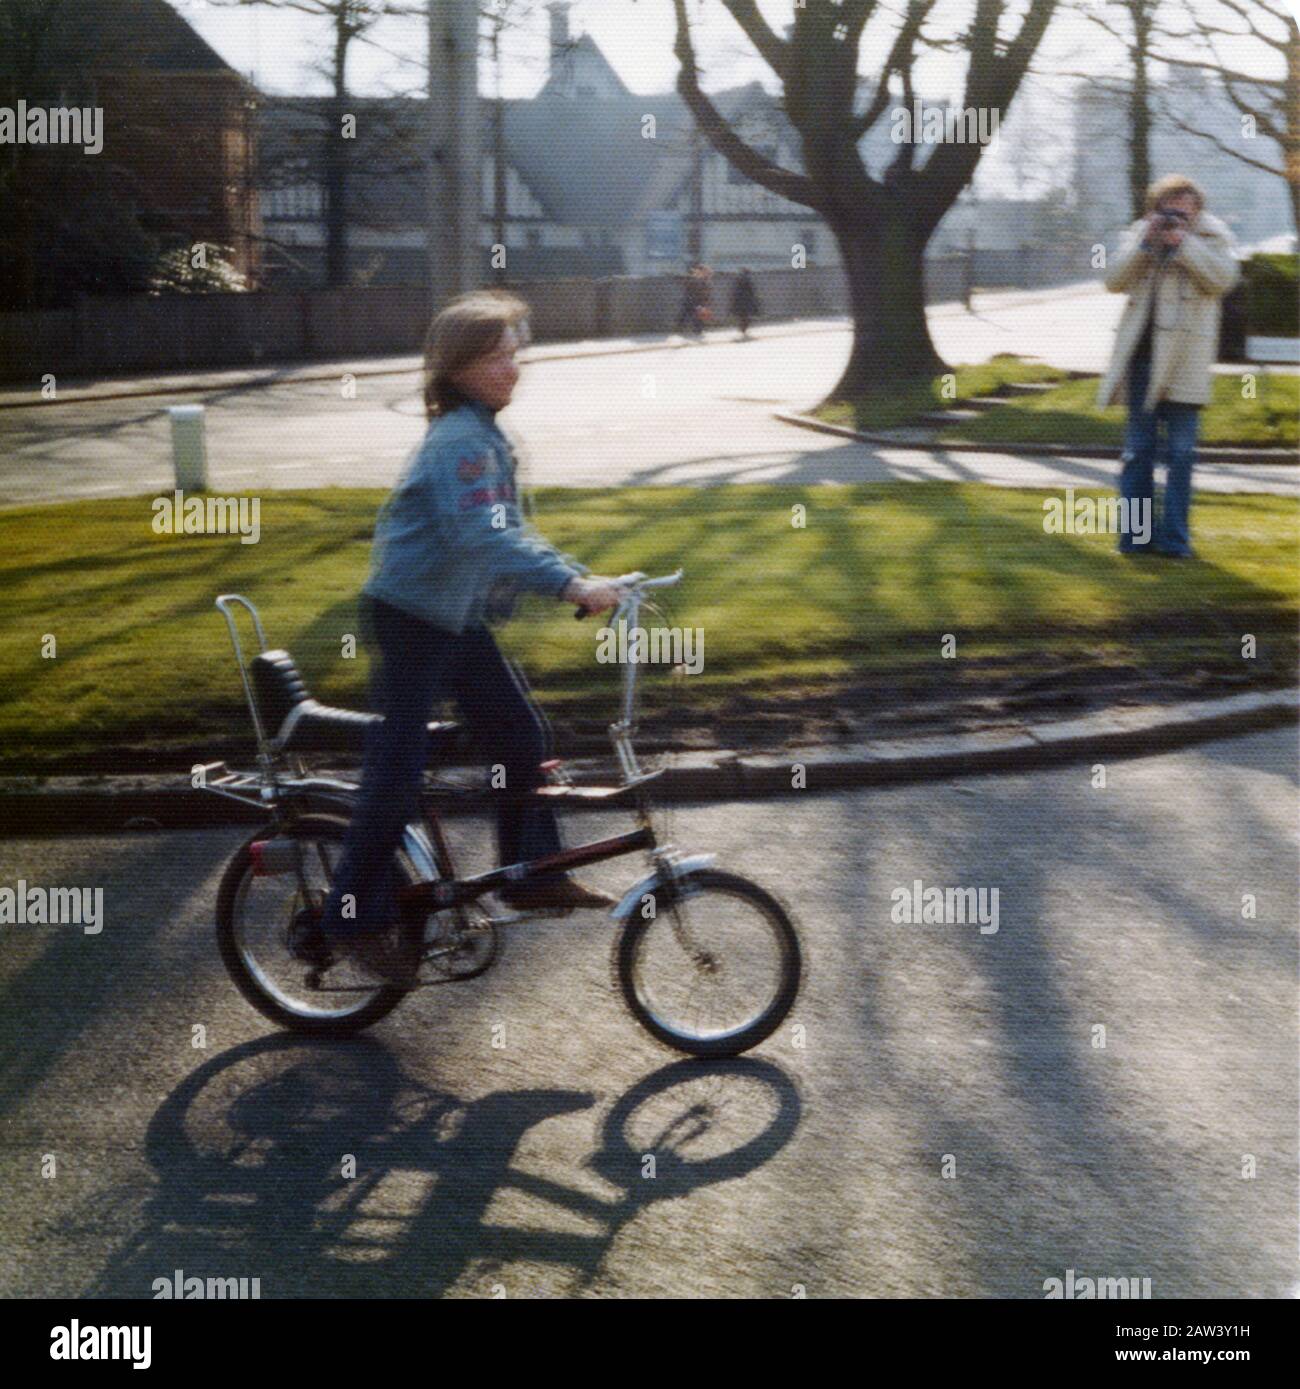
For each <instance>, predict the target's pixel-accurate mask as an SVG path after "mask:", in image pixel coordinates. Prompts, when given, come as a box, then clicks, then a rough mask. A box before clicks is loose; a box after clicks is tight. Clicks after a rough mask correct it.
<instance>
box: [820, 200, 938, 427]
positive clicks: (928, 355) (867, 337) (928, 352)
mask: <svg viewBox="0 0 1300 1389" xmlns="http://www.w3.org/2000/svg"><path fill="white" fill-rule="evenodd" d="M831 230H832V232H834V234H835V239H836V241H837V242H838V243H839V248H840V257H841V259H842V261H843V264H844V275H845V279H846V280H847V281H848V286H849V300H850V304H851V305H852V310H853V349H852V351H851V352H850V354H849V360H848V365H847V366H846V367H845V368H844V374H843V375H842V376H841V377H840V379H839V381H838V382H837V383H836V385H835V388H834V390H832V391H831V393H830V395H829V397H828V399H830V400H858V399H861V398H862V397H864V396H871V395H880V394H883V393H885V392H886V391H891V392H892V391H895V390H897V389H898V387H899V385H900V384H902V383H904V382H906V381H908V380H912V381H915V380H928V379H929V378H931V377H933V376H936V375H937V374H938V373H940V372H943V371H946V370H947V368H946V366H945V364H944V361H943V359H942V358H941V357H940V356H939V354H938V352H936V351H935V347H934V343H933V341H932V340H931V338H930V326H929V324H928V323H927V321H926V317H925V245H926V238H925V237H924V236H922V235H920V234H919V233H917V232H916V230H915V229H914V228H913V227H912V226H911V225H910V223H909V222H908V219H907V217H906V216H905V214H904V212H903V210H902V209H901V208H899V207H898V206H897V204H893V203H888V202H887V203H886V204H885V205H884V206H883V207H882V208H881V210H880V215H879V216H878V217H875V218H872V219H871V220H870V222H868V221H866V220H865V219H863V218H861V217H857V218H845V219H835V220H834V221H832V222H831Z"/></svg>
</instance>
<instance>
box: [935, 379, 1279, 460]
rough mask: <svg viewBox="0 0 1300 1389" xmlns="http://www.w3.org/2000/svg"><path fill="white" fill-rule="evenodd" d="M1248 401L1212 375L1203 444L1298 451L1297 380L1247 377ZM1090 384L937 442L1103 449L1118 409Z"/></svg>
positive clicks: (1230, 382)
mask: <svg viewBox="0 0 1300 1389" xmlns="http://www.w3.org/2000/svg"><path fill="white" fill-rule="evenodd" d="M1254 383H1255V389H1256V392H1257V394H1256V396H1255V398H1254V399H1253V400H1252V399H1247V398H1245V397H1244V396H1243V395H1242V379H1241V377H1240V376H1216V377H1215V378H1214V394H1213V396H1212V398H1211V400H1210V403H1209V404H1208V405H1207V406H1206V407H1205V409H1204V410H1203V411H1202V413H1201V431H1200V440H1201V442H1202V443H1203V444H1260V445H1266V446H1268V447H1271V448H1292V449H1294V448H1295V447H1296V446H1297V445H1298V444H1300V377H1297V376H1279V375H1269V374H1268V373H1267V372H1259V373H1257V374H1255V376H1254ZM1096 398H1097V382H1096V380H1095V379H1088V380H1082V381H1067V382H1065V384H1064V385H1061V386H1057V387H1056V389H1055V390H1052V391H1044V392H1042V394H1041V395H1037V396H1023V397H1020V398H1018V399H1014V400H1008V401H1007V403H1006V404H1005V405H998V406H995V407H994V408H992V409H990V410H987V411H985V412H984V414H982V415H980V416H979V417H978V418H977V419H973V420H965V421H963V422H962V423H961V424H953V425H948V426H947V427H946V428H944V429H941V430H940V431H939V434H938V438H939V441H940V442H943V443H951V442H955V441H957V440H962V439H965V440H970V441H971V442H972V443H984V442H988V443H994V442H1000V443H1008V444H1011V443H1015V444H1045V443H1056V444H1108V445H1112V446H1114V447H1115V448H1118V447H1119V446H1120V444H1121V443H1122V442H1123V438H1124V416H1125V411H1124V409H1123V407H1111V408H1110V409H1107V410H1099V409H1098V408H1097V406H1096Z"/></svg>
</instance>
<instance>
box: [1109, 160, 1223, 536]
mask: <svg viewBox="0 0 1300 1389" xmlns="http://www.w3.org/2000/svg"><path fill="white" fill-rule="evenodd" d="M1238 277H1239V271H1238V269H1237V262H1236V259H1235V258H1234V256H1233V253H1232V235H1231V233H1230V232H1229V231H1228V228H1227V227H1226V226H1225V225H1224V224H1223V223H1222V222H1220V221H1219V219H1218V218H1217V217H1211V216H1210V214H1209V213H1208V212H1206V211H1205V195H1204V193H1202V192H1201V190H1200V189H1199V188H1198V187H1197V186H1196V184H1195V183H1193V182H1192V180H1191V179H1189V178H1184V177H1183V176H1182V175H1181V174H1171V175H1169V176H1168V177H1167V178H1162V179H1159V180H1157V181H1156V182H1155V183H1153V184H1152V185H1151V187H1150V188H1148V189H1147V195H1146V216H1145V217H1143V218H1142V219H1141V220H1140V221H1137V222H1134V223H1133V225H1132V226H1131V227H1130V228H1129V229H1128V231H1127V232H1126V233H1125V235H1124V238H1123V240H1122V241H1121V242H1120V247H1119V251H1118V252H1117V253H1116V255H1115V258H1114V260H1113V261H1112V262H1111V264H1110V268H1109V269H1108V270H1107V272H1106V276H1105V282H1106V288H1107V289H1109V290H1111V291H1112V292H1114V293H1116V294H1123V293H1127V294H1128V303H1127V304H1126V305H1125V306H1124V313H1123V315H1122V316H1121V318H1120V321H1119V327H1118V328H1117V329H1116V330H1115V346H1114V349H1113V350H1112V353H1111V359H1110V367H1109V369H1108V370H1107V372H1106V375H1105V377H1104V378H1103V379H1102V382H1101V387H1100V390H1099V391H1098V394H1097V403H1098V405H1100V406H1101V407H1102V408H1105V407H1106V406H1107V405H1112V404H1114V403H1116V402H1117V401H1120V400H1125V399H1126V400H1127V403H1128V424H1127V426H1126V429H1125V434H1124V452H1123V455H1122V457H1121V462H1122V464H1123V467H1122V471H1121V472H1120V482H1119V490H1120V496H1121V498H1123V500H1124V501H1125V502H1126V503H1127V505H1126V506H1125V507H1124V511H1125V512H1126V513H1127V515H1126V516H1125V517H1124V530H1123V531H1122V532H1121V534H1120V538H1119V549H1120V552H1121V553H1122V554H1133V555H1138V554H1151V553H1155V554H1161V555H1169V556H1173V557H1176V558H1179V559H1186V558H1189V557H1190V556H1191V553H1192V540H1191V534H1190V531H1189V529H1188V511H1189V509H1190V506H1191V500H1192V464H1193V462H1194V461H1195V458H1196V435H1197V430H1198V428H1199V425H1200V410H1201V406H1202V405H1204V404H1206V403H1207V402H1208V401H1209V399H1210V389H1211V383H1212V379H1213V376H1212V367H1213V363H1214V356H1215V352H1216V349H1217V347H1218V341H1219V311H1220V300H1221V299H1222V298H1223V296H1224V295H1225V294H1226V293H1227V292H1228V290H1230V289H1231V288H1232V287H1233V285H1234V284H1235V283H1236V282H1237V279H1238ZM1162 428H1163V430H1164V434H1165V439H1164V444H1165V453H1166V457H1165V462H1166V478H1165V494H1164V499H1163V504H1162V506H1161V514H1160V516H1159V518H1154V517H1153V516H1152V509H1153V505H1154V496H1153V493H1154V477H1153V467H1154V464H1155V460H1156V452H1157V449H1158V447H1159V444H1160V431H1161V429H1162Z"/></svg>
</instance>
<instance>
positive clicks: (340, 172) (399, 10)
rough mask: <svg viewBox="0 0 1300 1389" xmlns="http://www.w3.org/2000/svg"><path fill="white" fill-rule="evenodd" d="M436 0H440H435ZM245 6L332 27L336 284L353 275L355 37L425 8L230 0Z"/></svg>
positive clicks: (329, 226) (331, 210) (335, 0)
mask: <svg viewBox="0 0 1300 1389" xmlns="http://www.w3.org/2000/svg"><path fill="white" fill-rule="evenodd" d="M429 2H430V3H435V0H429ZM226 3H227V4H232V5H235V6H239V7H244V6H248V5H262V6H265V7H267V8H269V9H275V10H297V11H298V12H299V13H300V14H305V15H310V16H312V17H313V18H314V19H324V20H326V21H328V23H329V26H330V30H331V33H330V50H329V55H328V58H327V60H326V62H325V63H324V64H323V65H322V71H323V73H324V75H325V76H326V78H327V79H328V80H329V82H330V83H331V85H332V86H333V91H332V93H331V95H330V98H329V101H328V103H327V108H326V112H325V120H324V124H323V128H322V130H321V141H322V146H321V148H322V153H323V159H322V165H323V169H324V189H323V192H324V211H325V283H326V284H327V285H331V286H336V285H342V284H346V283H347V278H348V221H349V196H348V193H349V183H350V179H351V173H352V169H351V159H350V154H351V150H352V145H351V143H350V139H351V138H352V137H353V135H354V134H355V132H353V131H351V130H349V129H348V128H347V127H346V126H345V121H346V120H347V118H348V117H349V116H352V117H354V118H355V113H354V112H352V111H350V110H349V93H348V82H347V68H348V55H349V51H350V49H351V47H352V45H353V43H354V42H356V41H358V40H360V41H365V40H366V38H367V37H368V34H369V31H370V30H371V29H372V28H373V27H374V26H375V24H377V23H378V22H379V20H381V19H383V18H385V17H387V16H394V15H411V14H417V13H420V12H421V11H420V7H418V6H413V5H412V4H409V3H403V0H226Z"/></svg>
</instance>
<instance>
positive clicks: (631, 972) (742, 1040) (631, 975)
mask: <svg viewBox="0 0 1300 1389" xmlns="http://www.w3.org/2000/svg"><path fill="white" fill-rule="evenodd" d="M708 892H714V893H722V894H725V895H728V896H731V897H734V898H739V899H741V900H743V901H745V902H748V903H749V905H751V906H752V907H754V908H755V909H756V910H757V911H758V912H759V913H760V914H761V915H762V917H763V918H764V920H765V921H766V924H767V925H768V927H769V928H770V930H771V933H772V936H773V938H774V940H775V942H776V945H777V950H778V955H779V967H778V975H779V978H778V983H777V987H776V989H775V990H774V992H773V996H772V999H771V1001H770V1002H769V1003H768V1004H767V1006H766V1007H764V1008H763V1010H762V1011H761V1012H760V1013H759V1014H758V1016H757V1017H755V1018H753V1019H751V1020H749V1021H747V1022H746V1023H744V1024H743V1025H741V1026H738V1027H736V1028H733V1029H730V1030H727V1031H725V1032H723V1033H721V1034H719V1035H717V1036H713V1037H701V1036H696V1035H693V1034H692V1033H690V1032H686V1031H683V1030H680V1029H678V1028H674V1027H673V1026H671V1025H670V1024H668V1023H667V1022H666V1021H665V1020H664V1019H663V1018H661V1017H659V1016H657V1015H656V1014H655V1012H654V1011H653V1009H652V1008H651V1007H650V1005H649V1003H648V1002H647V1001H646V1000H645V999H644V998H643V997H642V995H641V991H640V990H639V988H638V973H637V966H638V960H639V956H640V953H641V950H642V948H643V946H644V943H645V940H646V938H647V934H648V932H649V931H650V930H651V929H653V927H654V925H655V922H656V920H657V918H658V916H659V913H660V912H661V911H671V909H672V906H673V903H674V901H675V900H677V899H678V897H679V896H680V898H681V899H682V900H685V898H686V897H688V896H690V897H694V896H699V895H702V894H705V893H708ZM646 896H647V897H650V898H653V899H654V908H653V912H652V914H651V918H650V919H649V920H646V919H644V918H643V917H641V916H637V915H633V916H630V917H629V918H628V920H627V922H626V924H625V925H624V928H623V930H622V931H621V932H620V934H619V936H618V938H617V940H616V941H615V944H614V961H615V972H616V975H617V979H618V984H619V988H620V989H621V990H622V993H623V999H624V1002H625V1003H626V1004H627V1006H628V1009H629V1010H630V1011H631V1013H632V1015H633V1017H635V1018H636V1020H637V1021H638V1022H639V1023H640V1024H641V1026H642V1027H644V1028H645V1029H646V1031H647V1032H649V1033H650V1035H651V1036H652V1037H655V1038H657V1039H658V1040H659V1041H661V1042H663V1043H664V1044H665V1045H666V1046H669V1047H672V1048H673V1049H674V1050H675V1051H681V1052H685V1053H686V1054H687V1055H688V1056H697V1057H723V1056H739V1055H740V1054H741V1053H742V1052H746V1051H749V1050H750V1049H751V1048H753V1047H756V1046H757V1045H758V1044H759V1043H760V1042H762V1041H764V1040H765V1039H766V1038H768V1037H770V1036H771V1035H772V1033H773V1032H775V1031H776V1029H777V1028H778V1027H780V1026H781V1024H782V1022H783V1021H784V1020H785V1018H786V1017H787V1015H788V1014H789V1012H790V1009H791V1008H792V1007H793V1006H794V1002H795V999H796V997H797V996H798V993H799V984H800V980H801V978H802V975H803V952H802V950H801V948H800V944H799V936H798V933H797V932H796V930H795V928H794V924H793V922H792V921H791V920H790V917H789V915H788V914H787V912H786V910H785V908H784V907H783V906H782V905H781V904H780V903H779V902H778V901H777V900H776V898H775V897H773V896H772V895H771V894H770V893H769V892H766V891H765V890H764V889H763V888H761V887H759V886H758V884H757V883H753V882H750V881H749V879H748V878H742V877H740V876H738V875H737V874H734V873H725V872H721V871H719V870H717V869H710V868H703V869H699V870H697V871H695V872H693V873H688V874H686V875H685V876H684V877H683V878H681V879H679V880H678V881H677V882H676V883H675V884H674V883H661V884H659V885H658V886H656V887H655V888H653V889H651V890H650V891H648V892H647V894H646Z"/></svg>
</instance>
